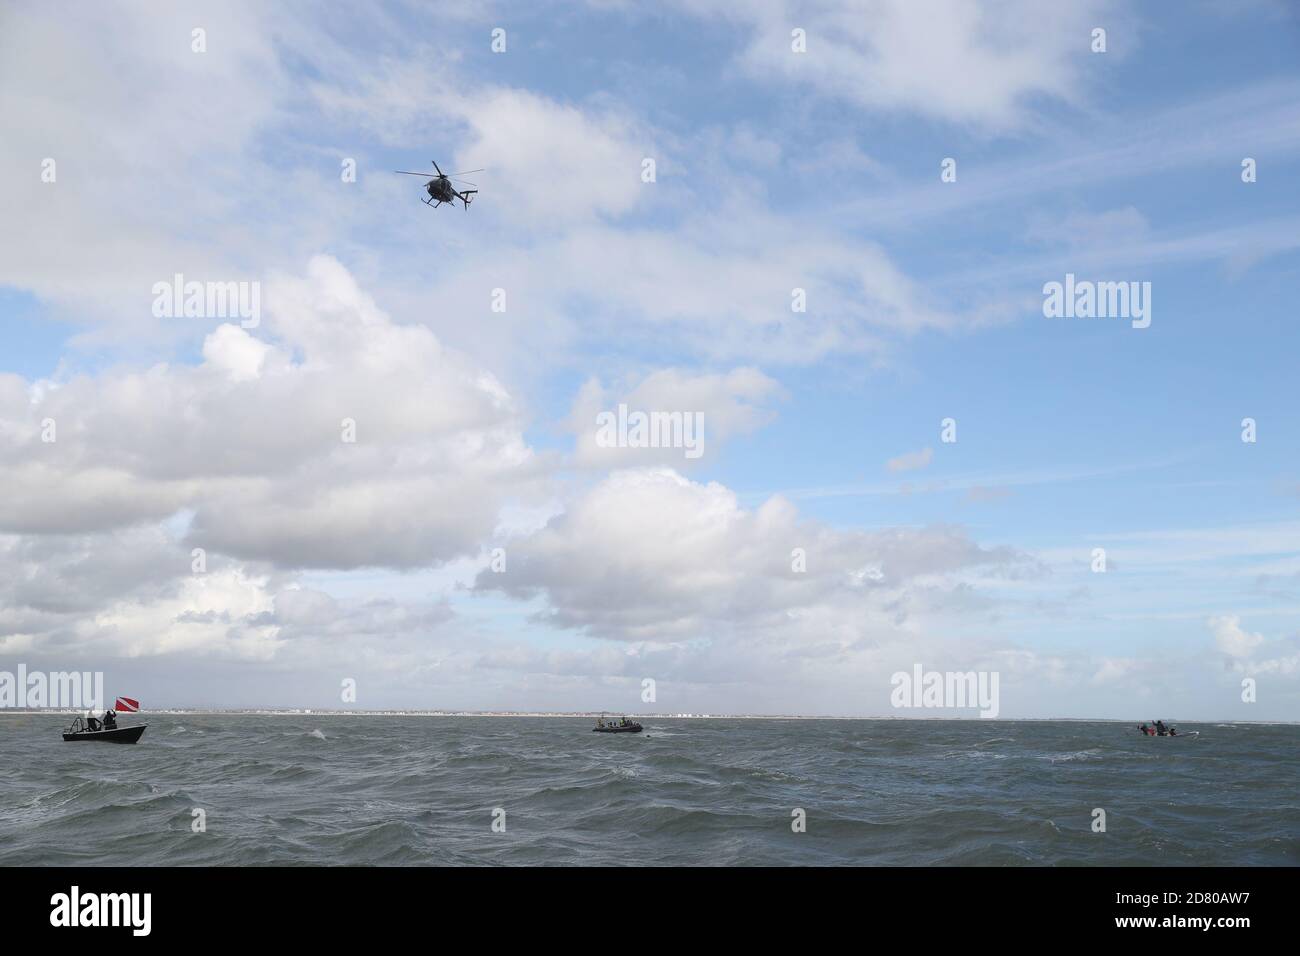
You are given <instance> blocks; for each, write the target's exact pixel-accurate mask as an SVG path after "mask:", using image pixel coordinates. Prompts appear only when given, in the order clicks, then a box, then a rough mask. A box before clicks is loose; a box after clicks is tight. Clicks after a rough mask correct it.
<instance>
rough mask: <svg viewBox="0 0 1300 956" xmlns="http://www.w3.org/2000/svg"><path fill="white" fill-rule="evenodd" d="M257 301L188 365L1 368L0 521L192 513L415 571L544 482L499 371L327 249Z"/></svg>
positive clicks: (56, 527)
mask: <svg viewBox="0 0 1300 956" xmlns="http://www.w3.org/2000/svg"><path fill="white" fill-rule="evenodd" d="M265 299H266V305H267V312H268V315H267V318H266V321H265V322H264V324H263V325H264V327H263V328H260V329H257V330H254V331H252V332H250V331H249V330H245V329H243V328H240V327H237V326H234V325H224V326H221V327H220V328H218V329H217V330H216V331H214V332H213V333H211V334H210V335H209V336H208V339H207V341H206V342H205V344H204V347H203V361H202V362H201V363H199V364H197V365H193V366H187V365H176V366H172V365H157V366H154V367H152V368H149V369H147V370H145V371H140V372H136V371H129V370H123V371H118V370H112V371H107V372H104V373H102V374H100V375H98V376H95V377H90V376H78V377H75V378H73V379H71V380H69V381H66V382H61V383H59V385H58V387H57V388H49V389H44V390H42V391H40V392H39V393H34V392H33V391H32V390H31V389H30V387H28V386H27V384H26V383H24V382H23V381H22V380H21V379H19V378H18V377H16V376H3V377H0V463H2V464H3V465H4V466H5V468H6V471H7V474H8V479H9V493H8V494H6V495H5V496H4V497H3V499H0V531H9V532H25V533H50V532H58V533H70V532H78V531H93V530H106V529H111V528H121V527H127V526H130V525H132V524H135V523H139V522H145V521H161V520H163V519H166V518H168V517H169V516H171V515H174V514H176V513H178V512H180V511H182V510H184V511H186V512H187V514H188V517H189V532H188V536H187V541H188V542H189V543H190V544H193V545H197V546H201V547H205V548H209V549H212V550H214V551H219V552H222V553H226V554H230V555H234V556H237V557H240V558H244V559H248V560H265V561H269V562H272V563H276V564H279V565H281V566H285V567H320V568H349V567H359V566H365V565H378V566H390V567H416V566H424V565H429V564H433V563H437V562H440V561H445V560H449V559H451V558H454V557H457V556H460V555H467V554H473V553H476V552H477V550H478V548H479V545H480V542H481V541H482V540H483V539H484V538H485V537H487V536H488V535H490V534H491V532H492V530H493V528H494V527H495V526H496V523H497V520H498V513H499V509H500V508H501V507H502V506H503V505H504V504H505V503H506V502H508V501H513V500H516V499H520V498H527V497H529V495H530V494H532V493H533V492H534V491H535V490H537V489H538V488H539V487H540V482H541V480H542V475H541V470H540V468H539V466H538V462H537V459H536V456H535V455H534V454H533V452H532V451H531V449H529V447H528V446H527V445H526V443H525V442H524V440H523V438H522V434H521V428H522V420H521V416H520V413H519V410H518V409H517V408H516V407H515V405H514V403H513V400H512V399H511V397H510V395H509V394H508V393H507V392H506V391H505V389H504V388H503V387H502V386H501V384H500V383H499V382H498V381H497V380H496V379H495V378H494V377H493V376H492V375H490V374H489V373H487V372H486V371H484V370H483V369H481V368H479V367H477V366H476V365H474V364H473V363H472V362H470V361H469V360H467V359H466V358H465V357H464V356H462V355H459V354H457V353H455V352H452V351H450V350H447V349H445V348H444V347H443V346H442V345H441V343H439V341H438V340H437V338H436V337H435V336H434V335H433V334H432V333H431V332H430V331H429V330H428V329H427V328H424V327H423V326H402V325H398V324H396V323H394V322H392V321H391V320H390V319H389V318H388V316H386V315H385V314H384V313H383V312H382V311H380V310H379V309H378V308H377V307H376V305H375V304H374V302H373V301H372V300H371V299H370V298H369V297H368V296H367V295H365V293H363V292H362V291H361V289H360V288H359V287H358V286H357V284H356V283H355V281H354V280H353V278H352V276H351V275H350V274H349V272H348V271H347V270H346V269H345V268H344V267H343V266H342V265H340V264H339V263H338V262H337V261H336V260H333V259H331V258H328V257H318V258H315V259H313V260H312V262H311V263H310V265H309V267H308V270H307V274H306V275H305V276H298V277H292V276H284V277H280V278H278V279H276V280H274V281H273V282H272V283H271V284H270V286H269V288H268V292H267V295H266V296H265ZM47 423H53V428H54V432H53V436H54V440H53V441H48V440H45V439H46V435H47V430H48V429H47ZM353 439H354V440H353Z"/></svg>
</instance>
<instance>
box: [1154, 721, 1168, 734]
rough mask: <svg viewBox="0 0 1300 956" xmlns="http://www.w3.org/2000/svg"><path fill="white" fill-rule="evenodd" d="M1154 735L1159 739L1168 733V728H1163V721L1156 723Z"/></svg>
mask: <svg viewBox="0 0 1300 956" xmlns="http://www.w3.org/2000/svg"><path fill="white" fill-rule="evenodd" d="M1156 733H1157V734H1159V735H1160V736H1161V737H1164V736H1165V735H1166V734H1168V733H1169V728H1168V727H1166V726H1165V722H1164V721H1163V720H1157V721H1156Z"/></svg>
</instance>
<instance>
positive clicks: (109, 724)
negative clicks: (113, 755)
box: [104, 710, 117, 730]
mask: <svg viewBox="0 0 1300 956" xmlns="http://www.w3.org/2000/svg"><path fill="white" fill-rule="evenodd" d="M104 729H105V730H117V714H115V713H113V712H112V711H111V710H106V711H104Z"/></svg>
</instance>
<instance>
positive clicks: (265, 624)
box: [0, 0, 1300, 720]
mask: <svg viewBox="0 0 1300 956" xmlns="http://www.w3.org/2000/svg"><path fill="white" fill-rule="evenodd" d="M5 16H6V18H7V20H8V24H7V26H8V29H7V30H6V31H5V33H6V34H7V35H8V37H9V39H8V40H7V41H6V47H7V55H6V56H5V57H4V58H3V59H4V61H5V65H3V66H0V77H2V78H3V80H4V82H3V85H0V89H3V90H4V94H3V99H0V110H2V112H3V114H4V121H5V127H6V128H7V129H12V130H13V131H14V135H13V136H11V137H6V139H7V143H6V145H5V147H4V148H3V150H0V157H2V160H0V161H2V162H3V168H2V169H0V173H3V179H4V182H5V185H4V187H3V188H4V189H5V191H6V197H5V200H6V201H5V205H6V208H7V209H11V210H13V222H14V223H15V225H16V228H11V229H10V230H9V232H10V235H9V237H8V238H7V239H6V240H5V243H6V248H5V255H4V257H3V259H4V266H3V271H2V272H0V333H3V336H4V341H5V342H6V343H7V344H8V347H7V348H6V349H5V351H4V353H3V354H2V355H0V384H2V386H3V387H0V442H3V443H4V444H3V445H0V465H3V466H4V467H5V468H6V470H7V473H8V474H9V476H10V479H11V484H12V487H11V491H10V494H9V495H8V496H7V499H8V505H7V507H5V508H0V542H3V545H2V546H0V570H3V571H4V573H5V574H6V575H7V576H8V577H9V578H10V580H11V584H10V586H9V587H8V588H7V590H5V591H0V668H2V667H5V666H8V665H10V664H12V663H16V662H17V661H20V660H21V661H24V662H27V663H29V665H32V666H35V665H38V664H42V663H44V664H45V665H46V666H49V667H50V668H62V667H89V666H97V667H102V668H104V669H105V670H106V671H108V673H109V674H110V675H112V676H113V677H114V679H116V680H117V681H120V682H122V683H124V684H129V685H130V686H128V687H122V688H119V691H120V692H123V693H132V694H133V695H134V696H139V697H141V698H147V699H152V700H153V701H155V702H157V703H159V704H163V703H169V704H191V703H227V704H278V705H284V706H321V707H328V706H334V705H336V703H337V701H336V698H337V696H338V695H337V687H338V685H339V682H340V679H341V678H342V677H355V678H356V679H358V681H359V684H360V686H361V687H362V688H364V689H365V692H364V693H363V694H362V695H361V698H360V700H359V701H358V705H360V706H373V707H381V706H425V707H439V706H447V707H472V708H485V709H486V708H500V709H515V708H545V709H584V708H594V709H601V708H612V709H618V708H625V709H629V710H636V709H647V710H666V711H694V712H700V711H710V712H719V711H733V712H741V711H748V712H753V711H775V712H802V713H809V712H816V713H837V714H850V715H888V714H891V713H894V712H893V711H891V709H890V707H889V703H888V691H889V676H890V674H892V673H893V672H894V671H896V670H898V669H910V667H911V666H912V664H913V663H915V662H920V663H922V664H923V665H925V666H926V667H929V668H932V669H937V670H963V671H964V670H969V669H983V670H997V671H999V672H1000V673H1001V674H1002V675H1003V683H1002V687H1003V691H1002V693H1003V703H1002V712H1003V714H1004V715H1006V716H1018V717H1026V716H1029V717H1033V716H1080V717H1085V716H1098V717H1102V716H1104V717H1128V716H1134V717H1141V718H1149V717H1153V716H1158V714H1156V713H1154V712H1150V713H1149V712H1148V711H1150V710H1151V708H1153V707H1154V708H1157V709H1160V710H1161V713H1164V714H1166V715H1170V716H1179V717H1183V718H1186V719H1227V718H1232V719H1260V720H1293V719H1296V717H1297V705H1298V704H1300V693H1298V688H1297V672H1298V669H1300V629H1298V628H1297V623H1296V622H1297V612H1298V611H1300V517H1298V516H1297V506H1298V505H1300V465H1298V463H1297V453H1296V449H1297V448H1300V423H1298V422H1297V416H1296V400H1295V396H1296V389H1295V385H1294V371H1293V368H1294V365H1295V356H1296V344H1297V338H1298V337H1297V333H1296V331H1295V314H1294V313H1295V296H1296V290H1297V287H1298V285H1300V284H1298V283H1297V277H1298V276H1300V272H1298V271H1297V266H1298V264H1300V196H1298V193H1297V190H1296V189H1295V185H1294V184H1295V181H1296V173H1297V166H1300V122H1298V121H1300V106H1297V104H1298V103H1300V95H1298V94H1300V69H1298V68H1297V63H1300V20H1298V19H1297V16H1296V13H1295V11H1294V8H1293V7H1291V6H1289V5H1287V4H1282V3H1267V2H1259V3H1248V4H1245V5H1242V6H1239V7H1237V8H1234V10H1233V11H1231V12H1227V13H1225V12H1223V11H1220V10H1219V9H1218V8H1217V7H1216V6H1215V5H1213V4H1209V3H1191V4H1185V5H1179V6H1177V7H1174V6H1173V5H1148V6H1141V7H1139V6H1133V5H1120V4H1113V3H1107V2H1103V0H1090V2H1084V3H1079V4H1074V5H1071V7H1070V8H1069V9H1068V10H1053V9H1040V5H1038V4H1034V3H1029V2H1019V0H1007V2H997V3H988V4H979V5H977V4H946V3H937V2H936V3H933V4H904V3H894V2H884V0H880V2H865V3H860V4H848V5H841V4H834V3H810V4H795V3H791V4H784V3H780V2H771V3H756V4H752V5H746V6H745V7H744V8H743V9H740V10H728V9H727V7H726V6H725V5H720V4H714V3H711V2H708V0H680V2H674V3H670V4H666V5H663V6H662V7H656V8H655V10H654V11H653V12H651V11H647V10H644V9H641V10H639V9H637V8H636V7H635V6H633V5H630V4H621V3H592V4H563V5H552V4H529V5H519V4H464V5H450V6H448V7H447V8H446V10H444V11H443V13H442V14H441V15H440V16H439V17H437V18H436V19H435V18H432V17H431V16H429V15H428V14H427V13H426V12H424V11H422V10H421V9H420V8H419V7H418V6H415V5H407V4H387V5H382V6H380V7H377V8H376V9H375V10H374V11H365V12H361V11H343V10H339V9H330V8H322V7H315V6H312V5H310V4H302V5H295V6H293V7H290V8H285V9H282V10H280V11H266V10H262V9H259V8H258V7H256V6H253V5H242V4H229V5H220V6H213V5H203V4H197V5H193V6H184V5H182V6H179V7H177V8H175V9H173V10H170V11H168V12H167V13H165V14H160V13H158V12H157V11H149V10H147V9H146V8H143V7H134V6H128V7H124V8H121V10H120V11H119V12H118V13H116V14H112V15H110V14H108V13H106V12H103V11H98V10H94V9H93V8H87V11H86V16H85V17H84V18H81V19H80V20H79V21H78V23H77V24H75V25H73V26H71V27H68V26H67V25H65V24H57V23H55V21H54V19H52V15H51V14H46V13H43V12H42V11H40V10H39V9H37V8H35V7H19V8H17V9H14V10H11V11H10V12H8V13H6V15H5ZM196 27H197V28H201V29H203V30H204V31H205V34H204V38H205V42H206V49H205V50H204V51H203V52H195V51H194V50H193V49H192V30H193V29H195V28H196ZM1097 27H1101V28H1104V29H1105V30H1106V31H1107V32H1106V42H1107V49H1106V51H1105V52H1104V53H1099V52H1092V50H1091V48H1090V47H1091V44H1092V43H1093V40H1092V31H1093V29H1094V28H1097ZM495 28H501V29H504V30H505V31H506V41H507V46H506V50H505V51H504V52H499V53H498V52H493V50H492V46H491V43H492V30H493V29H495ZM796 28H797V29H803V30H805V31H806V36H807V52H805V53H795V52H793V51H792V50H791V48H790V31H791V30H792V29H796ZM74 62H75V63H77V64H78V65H79V66H78V68H79V69H80V70H81V71H82V81H81V82H77V83H74V82H72V74H71V73H69V72H68V70H67V69H65V67H68V65H69V64H71V63H74ZM47 157H53V158H54V159H56V160H57V163H58V167H57V168H58V177H57V181H56V182H54V183H43V182H41V180H40V171H41V168H42V167H41V163H42V161H43V159H45V158H47ZM433 157H436V158H437V160H438V162H439V164H440V165H441V166H442V168H443V169H468V168H476V167H486V169H485V171H484V172H483V173H479V174H475V175H472V176H470V177H469V178H470V179H473V180H474V181H475V182H476V183H478V184H479V187H480V190H481V191H480V194H479V196H478V198H477V200H476V203H475V205H474V206H472V207H471V209H470V210H469V211H467V212H466V211H463V210H460V209H448V208H446V207H444V208H442V209H438V210H430V209H427V208H426V207H424V206H422V205H420V204H419V201H418V200H419V198H420V195H421V193H420V184H419V181H418V180H415V179H413V178H410V177H403V176H394V175H392V172H391V171H392V170H394V169H421V168H423V167H425V165H426V164H427V163H428V161H429V159H430V158H433ZM647 157H649V158H653V159H654V161H655V163H656V172H657V176H656V181H654V182H651V183H646V182H643V181H642V180H641V171H642V162H643V160H644V159H645V158H647ZM949 157H951V158H953V159H955V160H956V168H957V178H956V181H955V182H943V181H941V178H940V163H941V162H942V161H943V160H944V159H945V158H949ZM1247 157H1249V158H1252V159H1254V160H1255V161H1256V163H1257V170H1258V177H1257V181H1255V182H1250V183H1247V182H1243V181H1242V175H1241V163H1242V160H1243V159H1244V158H1247ZM346 159H352V160H355V161H356V165H357V169H358V176H357V181H356V182H345V181H343V180H342V179H341V178H340V175H339V171H340V164H341V162H343V161H344V160H346ZM178 272H179V273H183V274H185V276H186V277H187V278H190V279H198V280H200V281H207V280H211V281H221V282H226V281H257V282H259V283H261V286H262V293H263V303H264V311H265V316H264V321H263V322H262V324H261V325H260V326H259V327H257V328H255V329H248V330H245V329H240V328H239V327H238V323H239V319H238V317H236V318H234V319H233V320H232V319H231V317H230V316H220V315H214V316H206V317H203V318H190V319H179V318H157V317H155V316H153V315H152V314H151V312H150V302H151V298H152V296H151V295H150V294H148V292H149V290H150V288H151V286H152V284H153V283H154V282H156V281H159V280H164V281H166V280H169V279H170V277H171V276H172V275H173V274H175V273H178ZM1066 273H1073V274H1075V275H1076V276H1077V277H1078V278H1079V279H1081V280H1082V279H1088V280H1094V281H1103V282H1138V283H1150V288H1151V305H1152V312H1151V324H1150V327H1149V328H1145V329H1136V328H1132V327H1131V326H1130V324H1129V321H1128V320H1127V319H1123V318H1104V319H1072V318H1058V319H1048V318H1045V317H1044V314H1043V298H1044V296H1043V286H1044V284H1045V283H1047V282H1052V281H1062V280H1063V279H1064V277H1065V275H1066ZM498 288H500V289H504V290H505V292H506V295H507V297H508V299H507V301H508V303H509V304H508V306H507V309H506V311H505V312H504V313H497V312H493V311H492V310H491V308H490V304H489V303H490V298H491V294H492V292H493V290H494V289H498ZM795 288H802V289H805V290H806V291H807V297H808V308H807V312H804V313H794V312H792V311H791V308H790V302H791V290H792V289H795ZM620 401H623V402H627V403H629V404H631V405H634V406H637V407H641V408H644V409H645V410H646V411H654V410H661V411H683V412H698V413H700V414H702V416H703V419H704V422H705V440H706V453H705V455H704V456H703V457H702V458H701V459H700V460H699V461H698V462H696V461H691V460H687V459H686V458H685V457H684V456H683V455H682V453H681V450H680V449H658V450H656V449H635V448H622V449H607V448H599V447H597V446H596V445H595V444H594V422H593V417H592V412H593V411H595V410H599V409H608V408H613V407H614V406H615V405H617V404H618V403H619V402H620ZM340 415H347V416H349V417H352V418H355V419H356V420H357V421H358V422H359V428H360V434H361V436H362V438H361V440H360V442H359V443H358V445H357V446H356V448H355V449H353V448H350V447H340V445H339V442H338V437H337V434H335V433H336V432H337V421H336V419H337V418H338V417H339V416H340ZM47 416H49V417H53V418H55V419H56V420H57V421H59V423H60V424H59V427H60V430H61V431H60V438H59V441H58V443H57V444H56V445H54V446H53V447H48V446H47V447H45V448H41V447H40V442H39V441H38V440H37V439H36V438H35V437H34V436H35V435H37V434H38V433H39V428H40V422H41V421H42V420H43V419H44V418H45V417H47ZM946 418H952V419H954V420H955V421H956V423H957V425H956V427H957V441H956V442H955V443H945V442H943V441H941V438H940V428H941V425H940V423H941V422H942V421H943V420H944V419H946ZM1244 418H1252V419H1254V420H1255V421H1256V424H1257V430H1258V432H1257V440H1256V441H1255V442H1253V443H1245V442H1243V441H1242V440H1241V433H1242V425H1241V422H1242V420H1243V419H1244ZM64 436H67V437H64ZM69 445H71V446H72V447H69ZM42 456H44V457H42ZM891 462H893V463H894V464H893V465H892V466H891ZM909 463H910V464H909ZM194 547H201V548H204V549H205V552H206V553H207V554H208V556H209V558H210V561H211V570H209V571H208V572H207V575H208V576H207V577H205V578H203V579H201V580H200V579H198V578H196V576H195V575H194V574H193V573H191V572H190V569H189V557H188V556H189V554H190V553H191V550H192V549H193V548H194ZM796 547H802V548H805V550H807V552H808V555H809V569H808V571H807V573H806V576H805V577H802V578H801V577H798V576H797V575H796V576H794V577H792V576H791V574H792V573H793V572H791V571H790V568H789V565H790V557H789V555H790V551H791V549H793V548H796ZM1098 547H1102V548H1105V549H1106V553H1107V560H1108V568H1107V570H1106V572H1105V573H1104V574H1098V573H1094V572H1093V571H1092V570H1091V569H1090V562H1091V561H1092V560H1093V549H1095V548H1098ZM494 548H503V549H504V553H505V554H506V555H507V564H508V570H507V571H506V572H505V573H503V574H499V575H498V574H496V573H495V572H493V571H492V570H491V568H490V561H491V553H492V549H494ZM864 575H865V577H864ZM646 678H651V679H653V680H654V681H655V682H656V685H657V687H658V688H659V690H658V694H659V696H658V698H657V700H656V701H654V702H652V703H647V702H645V701H643V700H641V696H640V695H641V688H642V682H643V680H645V679H646ZM1246 679H1250V680H1254V681H1256V682H1257V684H1258V688H1257V693H1258V699H1257V701H1256V702H1254V703H1250V704H1247V703H1244V702H1243V701H1242V700H1241V692H1242V689H1241V682H1242V681H1243V680H1246ZM115 692H117V691H115ZM963 715H966V714H963Z"/></svg>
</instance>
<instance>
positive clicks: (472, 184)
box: [448, 177, 478, 186]
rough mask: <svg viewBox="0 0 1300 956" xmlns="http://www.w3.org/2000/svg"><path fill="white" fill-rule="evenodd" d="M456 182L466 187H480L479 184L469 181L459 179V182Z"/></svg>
mask: <svg viewBox="0 0 1300 956" xmlns="http://www.w3.org/2000/svg"><path fill="white" fill-rule="evenodd" d="M448 178H449V179H450V178H452V177H448ZM455 181H456V182H458V183H464V184H465V185H466V186H477V185H478V183H472V182H470V181H469V180H468V179H457V180H455Z"/></svg>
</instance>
